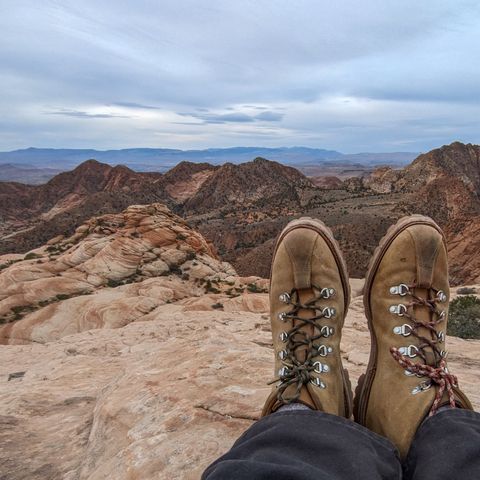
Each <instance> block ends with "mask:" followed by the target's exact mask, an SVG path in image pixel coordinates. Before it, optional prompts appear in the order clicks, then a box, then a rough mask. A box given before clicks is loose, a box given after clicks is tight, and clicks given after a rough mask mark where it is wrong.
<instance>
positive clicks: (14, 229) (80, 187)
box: [0, 160, 166, 253]
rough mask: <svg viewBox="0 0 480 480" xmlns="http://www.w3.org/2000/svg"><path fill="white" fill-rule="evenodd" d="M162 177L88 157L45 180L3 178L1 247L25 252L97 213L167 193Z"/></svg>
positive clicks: (1, 193)
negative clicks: (37, 182)
mask: <svg viewBox="0 0 480 480" xmlns="http://www.w3.org/2000/svg"><path fill="white" fill-rule="evenodd" d="M160 177H161V175H160V174H156V173H136V172H133V171H132V170H130V169H129V168H127V167H124V166H116V167H111V166H109V165H106V164H102V163H100V162H97V161H95V160H88V161H87V162H84V163H83V164H81V165H79V166H78V167H77V168H75V169H74V170H72V171H70V172H64V173H60V174H59V175H56V176H55V177H54V178H52V179H51V180H50V181H49V182H47V183H46V184H44V185H38V186H30V185H22V184H19V183H8V182H3V183H2V182H0V200H1V203H0V219H1V220H2V224H1V226H0V236H1V242H0V253H6V252H22V251H23V252H25V251H28V250H30V249H32V248H35V247H37V246H39V245H41V244H42V243H45V242H46V241H48V240H49V239H50V238H52V237H54V236H57V235H67V236H68V235H70V234H71V233H72V232H73V230H74V229H75V227H77V226H78V225H79V224H80V223H81V222H83V221H85V220H87V219H88V218H90V217H92V216H94V215H99V214H102V213H110V212H111V213H115V212H119V211H122V210H123V209H124V208H126V207H128V206H129V205H132V204H136V203H151V202H155V201H158V200H161V199H165V198H166V195H165V193H164V192H163V191H162V189H161V188H159V187H158V186H157V185H156V184H155V181H156V180H158V178H160Z"/></svg>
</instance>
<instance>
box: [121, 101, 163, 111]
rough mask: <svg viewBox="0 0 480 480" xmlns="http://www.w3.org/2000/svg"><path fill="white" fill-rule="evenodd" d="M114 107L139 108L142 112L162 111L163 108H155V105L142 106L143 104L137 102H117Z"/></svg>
mask: <svg viewBox="0 0 480 480" xmlns="http://www.w3.org/2000/svg"><path fill="white" fill-rule="evenodd" d="M112 105H113V106H116V107H125V108H139V109H140V110H161V107H155V106H153V105H142V104H141V103H135V102H115V103H113V104H112Z"/></svg>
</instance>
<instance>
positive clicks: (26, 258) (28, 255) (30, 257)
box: [24, 252, 40, 260]
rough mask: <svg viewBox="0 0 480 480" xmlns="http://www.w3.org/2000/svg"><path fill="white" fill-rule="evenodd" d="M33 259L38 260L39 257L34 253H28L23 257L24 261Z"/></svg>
mask: <svg viewBox="0 0 480 480" xmlns="http://www.w3.org/2000/svg"><path fill="white" fill-rule="evenodd" d="M35 258H40V255H38V254H37V253H34V252H30V253H27V254H26V255H25V257H24V260H34V259H35Z"/></svg>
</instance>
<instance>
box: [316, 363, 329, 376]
mask: <svg viewBox="0 0 480 480" xmlns="http://www.w3.org/2000/svg"><path fill="white" fill-rule="evenodd" d="M313 367H314V369H313V371H314V372H315V373H328V372H329V371H330V367H329V366H328V365H327V364H326V363H322V362H314V363H313Z"/></svg>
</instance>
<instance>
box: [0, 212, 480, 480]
mask: <svg viewBox="0 0 480 480" xmlns="http://www.w3.org/2000/svg"><path fill="white" fill-rule="evenodd" d="M129 216H132V218H131V219H130V220H129V219H128V217H129ZM99 218H100V219H101V220H100V225H101V226H102V228H104V227H105V231H96V229H97V227H98V226H99V222H98V219H92V220H91V221H90V222H89V223H88V224H87V228H86V229H84V228H83V227H84V226H82V227H80V229H79V230H77V233H76V234H75V235H79V237H78V238H73V239H72V238H71V239H60V240H58V241H59V242H60V243H57V244H53V245H59V247H58V250H59V251H58V252H56V254H55V255H52V257H53V259H51V260H49V261H46V262H43V260H44V258H45V256H46V257H47V258H48V253H46V250H45V249H46V248H48V247H42V249H38V250H37V252H38V253H37V254H38V255H39V256H40V257H41V258H39V259H40V260H42V262H41V263H38V264H37V263H35V261H36V260H32V259H29V260H23V257H22V259H21V261H19V262H17V263H12V264H10V265H9V266H8V267H7V268H5V269H4V270H2V273H1V275H0V282H3V283H2V290H0V291H1V292H2V295H3V296H2V297H1V298H2V300H1V301H0V304H1V305H2V306H3V307H2V308H4V310H3V312H4V315H6V316H5V317H4V321H5V322H6V323H4V325H3V327H1V328H2V330H1V332H2V336H3V343H5V345H1V346H0V384H1V388H0V472H1V473H0V478H5V479H8V480H24V479H29V480H44V479H49V480H56V479H59V480H60V479H62V480H86V479H88V480H100V479H115V480H127V479H128V480H132V479H142V480H149V479H169V480H170V479H173V480H174V479H187V480H189V479H191V480H193V479H198V478H199V477H200V475H201V472H202V471H203V470H204V468H205V467H206V466H207V465H208V464H209V463H210V462H212V461H213V460H215V459H216V458H217V457H218V456H220V455H221V454H223V453H224V452H226V451H227V450H228V449H229V448H230V446H231V445H232V443H233V442H234V441H235V440H236V439H237V438H238V436H239V435H240V434H241V433H242V432H243V431H244V430H245V429H246V428H248V427H249V426H250V425H251V424H252V423H253V422H254V421H255V420H256V419H258V418H259V415H260V412H261V408H262V406H263V402H264V401H265V398H266V396H267V395H268V393H269V391H270V387H269V386H268V385H267V382H268V381H269V380H271V379H272V376H273V351H272V347H271V334H270V326H269V317H268V308H269V307H268V295H267V293H266V287H267V281H266V280H263V279H259V278H256V277H247V278H244V277H238V276H237V275H236V274H235V271H234V270H233V269H232V268H231V267H230V266H229V265H228V264H224V263H222V262H220V261H218V259H216V258H215V255H214V253H213V252H212V251H211V249H210V247H209V245H208V244H207V243H206V242H205V240H204V239H203V237H201V236H200V235H199V234H197V233H196V232H194V231H192V230H191V229H189V227H188V226H187V225H185V224H184V223H182V221H181V220H180V219H178V217H175V216H174V215H172V214H171V213H170V212H169V211H168V210H166V209H165V208H164V207H162V206H160V205H156V206H149V207H131V208H130V209H128V210H126V211H125V212H123V214H118V215H112V216H104V217H99ZM125 220H126V221H125ZM123 221H125V223H124V224H123V225H122V222H123ZM129 222H130V223H129ZM105 223H107V224H108V229H107V228H106V227H107V225H106V224H105ZM127 224H128V225H134V227H133V228H134V230H133V231H134V232H135V231H136V232H139V234H138V236H137V235H133V236H132V235H127V233H128V230H125V229H128V228H131V227H127ZM152 224H155V225H156V226H155V227H154V228H153V229H152V227H151V226H152ZM142 225H143V226H145V230H144V231H141V230H139V229H140V228H141V226H142ZM147 225H150V226H148V227H147ZM85 232H87V233H85ZM170 232H175V233H174V234H173V233H170ZM74 237H75V236H74ZM114 242H117V245H118V247H116V248H115V249H112V248H110V247H109V245H110V246H111V245H112V243H114ZM177 246H178V248H177ZM169 250H172V251H173V250H174V251H175V252H176V253H175V254H172V255H168V251H169ZM179 251H180V252H185V254H183V253H178V252H179ZM132 252H134V253H132ZM49 253H54V252H53V250H52V249H50V252H49ZM146 253H147V254H146ZM10 258H11V257H10ZM75 258H82V261H80V262H76V261H74V260H73V259H75ZM105 258H109V261H108V262H104V261H103V260H102V259H105ZM0 260H1V257H0ZM37 260H38V259H37ZM109 262H112V263H109ZM108 264H110V265H113V264H115V265H116V267H115V271H113V270H112V271H109V270H108V269H107V268H106V265H108ZM72 265H75V266H76V267H75V268H74V267H73V266H72ZM145 265H148V266H150V267H149V268H148V269H145V268H144V266H145ZM152 265H153V266H152ZM155 265H157V266H158V269H157V267H156V266H155ZM166 266H167V267H168V269H169V270H168V272H167V274H165V269H166ZM117 267H118V268H117ZM132 271H135V273H134V275H135V276H133V277H132V274H131V272H132ZM67 272H68V275H67ZM118 272H122V273H121V274H118ZM142 272H146V273H142ZM55 273H59V274H60V275H56V274H55ZM8 279H15V282H14V284H10V283H9V281H8ZM35 279H38V280H40V281H41V282H42V283H41V284H40V285H41V287H37V285H36V284H35V281H36V280H35ZM68 279H70V280H71V282H80V283H81V285H82V288H83V285H84V284H87V285H90V286H91V293H89V294H77V293H76V292H78V291H79V290H76V289H75V288H72V285H75V284H74V283H68V281H67V280H68ZM126 279H127V280H128V281H127V282H125V280H126ZM108 280H110V283H109V281H108ZM113 280H114V281H115V282H116V283H114V282H113ZM351 283H352V302H351V306H350V310H349V313H348V316H347V319H346V322H345V328H344V331H343V340H342V356H343V359H344V366H345V367H347V368H348V369H349V371H350V378H351V379H352V383H353V387H354V388H355V383H356V379H357V378H358V376H359V375H360V374H361V373H363V372H364V371H365V368H366V363H367V362H368V355H369V348H370V338H369V332H368V329H367V328H366V320H365V317H364V315H363V306H362V299H361V289H362V281H361V280H352V281H351ZM67 287H68V289H69V290H67ZM5 288H10V290H9V292H10V294H9V295H4V291H5V290H4V289H5ZM62 288H64V289H63V290H61V289H62ZM56 289H59V290H56ZM67 291H68V292H70V293H69V294H67V293H65V295H66V297H63V296H62V297H60V298H55V300H54V301H52V302H49V303H47V304H40V301H42V300H39V299H40V298H45V299H51V298H52V296H51V295H52V293H55V292H57V293H58V292H67ZM45 292H46V293H45ZM15 295H16V296H15ZM42 295H43V296H42ZM12 296H13V297H14V299H13V300H12V298H11V297H12ZM2 302H3V303H2ZM8 302H10V303H8ZM12 302H17V303H12ZM12 305H13V306H14V307H15V306H19V305H20V306H22V305H23V306H29V307H30V309H23V310H22V309H21V310H18V309H17V310H16V311H17V313H19V316H20V318H18V319H16V320H15V319H14V318H13V316H14V315H15V311H13V312H12V311H11V309H10V308H9V307H8V306H10V307H11V306H12ZM447 347H448V349H449V351H450V357H449V366H450V368H451V370H452V372H454V373H455V374H457V375H458V377H459V381H460V384H461V386H462V388H463V389H464V390H465V392H466V393H467V395H469V397H470V398H471V400H472V402H473V404H474V406H475V408H477V409H478V408H479V407H480V394H479V391H478V383H479V380H480V361H479V359H480V341H473V340H470V341H468V340H461V339H458V338H448V339H447Z"/></svg>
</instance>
